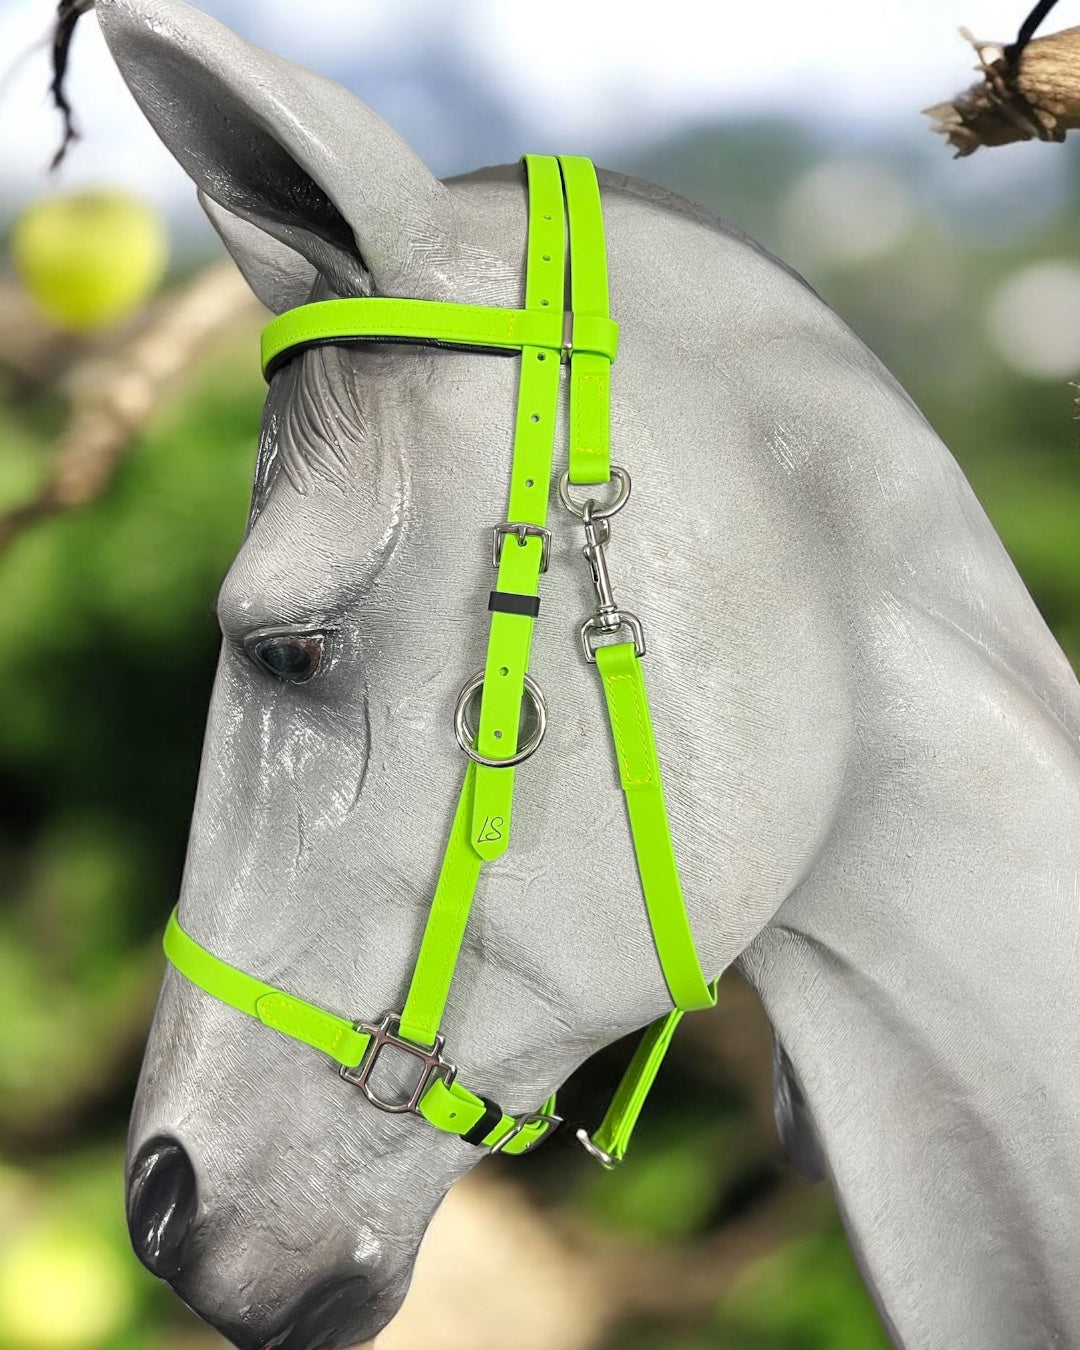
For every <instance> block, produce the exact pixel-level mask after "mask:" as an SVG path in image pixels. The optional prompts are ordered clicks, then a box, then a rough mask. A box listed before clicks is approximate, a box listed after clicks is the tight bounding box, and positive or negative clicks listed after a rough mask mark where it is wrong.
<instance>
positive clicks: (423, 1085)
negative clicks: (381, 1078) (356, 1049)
mask: <svg viewBox="0 0 1080 1350" xmlns="http://www.w3.org/2000/svg"><path fill="white" fill-rule="evenodd" d="M356 1030H357V1031H359V1032H360V1033H361V1034H362V1035H364V1036H370V1037H371V1043H370V1044H369V1045H368V1047H367V1049H366V1050H365V1051H364V1057H363V1059H361V1061H360V1063H359V1064H357V1065H354V1066H353V1068H351V1069H350V1068H349V1067H348V1066H347V1065H344V1064H342V1065H341V1066H340V1068H339V1069H338V1074H339V1076H340V1077H341V1078H344V1080H345V1082H346V1083H352V1084H353V1086H354V1087H358V1088H359V1089H360V1091H361V1092H362V1093H363V1094H364V1096H365V1097H366V1098H367V1099H368V1101H369V1102H370V1103H371V1104H372V1106H375V1107H378V1109H379V1110H380V1111H387V1112H389V1114H390V1115H392V1116H398V1115H404V1114H405V1113H406V1112H409V1111H411V1112H412V1113H413V1114H414V1115H419V1114H420V1110H419V1108H420V1100H421V1098H422V1097H423V1095H424V1093H425V1092H426V1091H427V1090H428V1088H429V1087H430V1086H431V1084H432V1083H433V1082H434V1081H435V1079H436V1078H441V1079H442V1080H443V1082H444V1083H445V1084H446V1085H447V1086H449V1085H450V1084H451V1083H452V1082H453V1081H454V1079H455V1078H456V1077H457V1068H456V1066H455V1065H453V1064H451V1063H450V1061H449V1060H447V1059H444V1058H443V1053H442V1049H443V1045H444V1043H445V1042H444V1039H443V1037H442V1036H436V1037H435V1044H434V1045H429V1046H421V1045H414V1044H413V1042H412V1041H406V1040H402V1038H401V1015H400V1013H387V1014H386V1016H385V1017H384V1018H383V1019H382V1020H381V1021H380V1022H357V1023H356ZM387 1046H391V1047H392V1048H393V1049H395V1050H401V1051H403V1052H404V1053H405V1054H406V1055H411V1056H412V1058H413V1059H418V1060H419V1061H420V1062H421V1064H422V1065H423V1070H422V1072H421V1074H420V1077H419V1078H418V1079H417V1082H416V1086H415V1088H414V1089H413V1092H412V1095H411V1096H410V1097H409V1100H408V1101H407V1102H387V1101H384V1100H383V1099H382V1098H381V1097H378V1096H376V1094H375V1092H374V1091H373V1090H372V1087H371V1084H370V1082H369V1081H368V1080H369V1079H370V1078H371V1074H372V1071H373V1070H374V1068H375V1065H376V1064H377V1063H378V1061H379V1055H380V1054H381V1053H382V1052H383V1050H385V1049H386V1047H387Z"/></svg>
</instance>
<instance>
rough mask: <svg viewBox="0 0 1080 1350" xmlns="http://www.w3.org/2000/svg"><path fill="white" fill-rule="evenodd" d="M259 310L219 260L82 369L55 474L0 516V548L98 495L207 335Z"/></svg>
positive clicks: (228, 265) (233, 271)
mask: <svg viewBox="0 0 1080 1350" xmlns="http://www.w3.org/2000/svg"><path fill="white" fill-rule="evenodd" d="M258 312H259V311H258V305H257V302H256V301H255V300H254V298H253V297H252V295H251V292H250V291H249V290H248V288H247V284H246V283H245V282H244V280H243V279H242V277H241V276H240V274H239V272H237V270H236V268H235V267H234V266H233V264H232V263H231V262H225V263H219V264H215V265H214V266H213V267H209V268H207V269H206V270H205V271H203V272H200V273H199V275H198V276H196V277H195V279H194V280H193V281H191V282H189V283H188V285H187V286H186V287H184V289H183V290H181V291H179V292H177V293H176V294H174V295H172V296H170V297H169V298H168V299H166V300H165V301H164V302H163V304H162V305H161V306H160V308H159V309H158V310H157V311H156V313H155V314H154V317H153V319H152V320H151V322H150V323H149V325H148V326H146V327H144V328H142V329H141V330H140V331H139V332H137V333H136V334H135V336H134V337H132V338H131V340H130V341H129V342H128V343H127V344H126V346H124V347H123V348H121V350H120V351H119V352H118V353H117V354H116V356H115V357H112V358H110V359H108V360H105V361H103V362H100V363H98V362H95V363H93V364H92V365H90V366H89V367H84V368H83V370H82V371H81V372H80V373H79V375H78V376H77V378H76V380H75V386H76V389H75V393H74V394H73V397H72V405H71V415H70V418H69V420H68V425H67V428H66V430H65V431H64V432H63V434H62V435H61V437H60V441H59V444H58V445H57V450H56V460H55V464H54V466H53V471H52V473H51V474H50V476H49V478H48V479H47V481H46V482H45V484H44V485H43V486H42V488H41V490H40V491H39V492H38V494H37V496H36V497H34V498H33V499H32V500H30V501H29V502H26V503H25V504H24V505H22V506H19V507H16V508H15V509H14V510H11V511H9V512H7V513H6V514H4V515H0V552H2V551H3V550H4V549H5V548H7V547H8V546H9V545H10V544H11V543H12V541H13V540H15V539H16V538H18V536H19V535H20V534H22V533H23V532H24V531H25V530H27V529H28V528H29V527H30V526H32V525H34V524H36V523H37V522H38V521H40V520H44V519H46V518H48V517H49V516H55V515H59V514H61V513H62V512H65V511H71V510H74V509H75V508H77V507H80V506H84V505H85V504H86V503H87V502H90V501H93V500H94V498H96V497H99V496H100V495H101V494H102V493H103V492H104V491H105V490H106V488H107V487H108V486H109V484H110V483H111V481H112V479H113V477H114V475H115V473H116V471H117V469H118V468H119V466H120V464H121V463H122V462H123V460H124V457H125V455H126V454H127V452H128V449H129V448H130V446H131V443H132V441H133V440H134V438H135V436H136V435H137V434H138V432H139V431H141V430H142V428H143V427H144V426H145V425H146V423H147V422H148V421H149V420H150V418H151V417H152V416H153V414H154V412H155V411H156V409H157V407H158V405H159V403H160V401H161V396H162V394H163V392H164V390H165V389H166V387H167V386H168V384H169V383H170V382H171V381H172V380H173V379H174V378H175V377H176V376H178V375H180V374H182V373H183V371H184V370H186V369H187V368H188V367H189V366H190V365H191V364H192V363H193V362H194V361H195V360H196V359H197V358H198V357H199V356H200V354H201V353H202V350H203V348H204V346H205V344H206V342H207V341H208V340H209V339H210V338H212V337H213V336H214V335H215V334H217V333H219V332H220V331H221V330H222V329H224V328H226V327H227V326H229V325H230V324H231V323H233V322H235V321H236V320H238V319H242V318H243V317H245V316H246V315H248V314H249V313H250V315H251V318H252V319H253V320H255V319H256V317H257V314H258Z"/></svg>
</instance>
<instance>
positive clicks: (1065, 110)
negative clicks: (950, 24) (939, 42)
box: [923, 28, 1080, 159]
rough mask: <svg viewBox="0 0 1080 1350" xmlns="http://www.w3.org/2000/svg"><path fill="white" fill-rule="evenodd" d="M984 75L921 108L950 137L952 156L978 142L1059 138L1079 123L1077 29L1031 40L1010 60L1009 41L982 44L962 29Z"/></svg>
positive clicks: (1079, 48)
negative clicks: (960, 90) (947, 98)
mask: <svg viewBox="0 0 1080 1350" xmlns="http://www.w3.org/2000/svg"><path fill="white" fill-rule="evenodd" d="M960 32H961V34H962V35H963V36H964V37H965V38H966V39H967V40H968V42H970V43H971V45H972V46H973V47H974V48H975V53H976V55H977V56H978V58H979V64H978V65H977V66H976V67H975V69H976V70H979V71H981V72H982V76H983V78H982V79H981V80H980V81H979V83H978V84H973V85H972V86H971V88H970V89H966V90H964V92H963V93H962V94H957V95H956V96H955V97H954V98H953V99H951V100H950V101H949V102H947V103H937V104H935V105H934V106H933V107H932V108H925V109H924V110H923V111H924V112H925V114H926V116H927V117H929V118H932V119H933V123H934V125H933V130H934V131H936V132H939V133H940V134H941V135H942V136H945V137H947V138H948V142H949V144H950V145H951V146H952V147H953V149H954V150H955V151H956V158H957V159H960V158H962V157H963V156H964V155H970V154H972V153H973V152H974V151H976V150H977V149H978V148H979V146H980V145H1009V144H1011V143H1012V142H1013V141H1031V140H1040V141H1063V140H1064V139H1065V133H1066V132H1068V131H1071V130H1072V129H1073V128H1074V127H1080V28H1065V29H1063V30H1062V31H1061V32H1060V33H1051V34H1050V36H1049V37H1043V38H1035V39H1033V40H1032V41H1031V42H1029V43H1028V44H1027V46H1026V47H1024V49H1023V51H1022V52H1021V53H1020V55H1019V59H1018V60H1017V61H1016V62H1015V63H1014V62H1012V61H1010V59H1009V48H1008V44H1006V43H1002V42H980V41H979V40H978V39H977V38H974V37H973V36H972V35H971V34H970V33H969V32H968V31H967V29H966V28H961V30H960Z"/></svg>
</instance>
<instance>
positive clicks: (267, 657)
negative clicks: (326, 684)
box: [248, 633, 326, 684]
mask: <svg viewBox="0 0 1080 1350" xmlns="http://www.w3.org/2000/svg"><path fill="white" fill-rule="evenodd" d="M325 645H326V638H325V636H324V634H322V633H289V634H281V635H279V636H277V637H262V638H257V639H256V640H255V641H254V642H252V643H250V644H249V647H248V650H249V651H250V652H251V654H252V656H254V658H255V660H256V661H258V662H259V664H260V665H262V666H265V668H266V669H267V670H268V671H269V672H270V674H271V675H276V676H277V677H278V679H279V680H289V681H290V682H291V683H293V684H306V683H307V681H308V680H310V679H313V678H314V677H315V675H316V674H318V670H319V666H320V664H321V662H322V658H323V651H324V648H325Z"/></svg>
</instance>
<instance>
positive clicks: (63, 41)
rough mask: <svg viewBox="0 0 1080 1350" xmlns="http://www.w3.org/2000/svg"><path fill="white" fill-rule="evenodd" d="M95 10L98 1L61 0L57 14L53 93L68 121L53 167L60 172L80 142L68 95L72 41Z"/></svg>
mask: <svg viewBox="0 0 1080 1350" xmlns="http://www.w3.org/2000/svg"><path fill="white" fill-rule="evenodd" d="M93 7H94V0H60V4H59V6H58V8H57V11H56V21H55V27H54V28H53V37H52V49H53V77H52V83H51V84H50V85H49V93H50V94H52V97H53V103H54V104H55V106H56V108H57V110H58V112H59V113H60V116H61V117H62V118H63V119H64V138H63V140H62V141H61V143H60V149H59V150H57V152H56V154H55V155H53V159H52V164H51V165H50V166H49V167H50V168H51V169H53V170H56V169H58V168H59V167H60V165H61V164H62V163H63V162H64V156H65V155H66V154H67V152H68V146H69V145H70V144H71V143H72V141H76V140H78V139H79V132H78V128H77V127H76V126H75V118H74V115H73V113H72V111H71V104H70V103H69V102H68V99H67V94H66V93H65V92H64V78H65V76H66V75H67V68H68V58H69V57H70V55H71V39H72V38H73V37H74V36H75V25H76V24H77V23H78V22H79V19H80V17H81V16H82V15H83V14H85V13H86V12H87V10H90V9H93Z"/></svg>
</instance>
